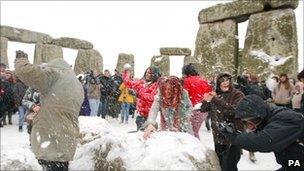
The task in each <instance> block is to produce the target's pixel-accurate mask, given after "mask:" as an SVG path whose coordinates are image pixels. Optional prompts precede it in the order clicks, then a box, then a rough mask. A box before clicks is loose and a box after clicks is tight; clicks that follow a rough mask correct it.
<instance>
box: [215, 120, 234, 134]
mask: <svg viewBox="0 0 304 171" xmlns="http://www.w3.org/2000/svg"><path fill="white" fill-rule="evenodd" d="M218 127H219V131H220V132H228V133H235V126H234V124H233V123H227V122H220V123H219V125H218Z"/></svg>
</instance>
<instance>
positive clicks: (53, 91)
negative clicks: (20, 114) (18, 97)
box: [15, 58, 83, 162]
mask: <svg viewBox="0 0 304 171" xmlns="http://www.w3.org/2000/svg"><path fill="white" fill-rule="evenodd" d="M15 70H16V71H15V72H16V75H17V76H18V78H19V79H20V80H21V81H22V82H24V83H25V84H26V85H28V86H30V87H32V88H34V89H37V90H38V91H39V92H40V95H41V98H40V105H41V106H40V107H41V108H40V111H39V112H38V115H37V117H35V118H34V120H33V128H32V133H31V145H32V150H33V152H34V154H35V155H36V158H37V159H43V160H47V161H61V162H63V161H71V160H73V157H74V154H75V150H76V146H77V140H78V137H79V126H78V113H79V110H80V107H81V104H82V101H83V88H82V86H81V84H80V82H79V81H78V80H77V78H76V75H75V73H74V72H73V70H72V69H71V68H70V66H69V65H68V64H67V63H66V62H65V61H64V60H63V59H59V58H58V59H54V60H52V61H50V62H49V63H48V64H46V65H44V66H36V65H33V64H30V63H29V61H28V59H26V58H19V59H18V58H17V59H16V60H15Z"/></svg>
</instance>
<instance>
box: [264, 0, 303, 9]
mask: <svg viewBox="0 0 304 171" xmlns="http://www.w3.org/2000/svg"><path fill="white" fill-rule="evenodd" d="M265 4H268V5H269V6H270V7H271V8H286V7H287V8H293V9H296V8H297V7H298V5H299V0H265Z"/></svg>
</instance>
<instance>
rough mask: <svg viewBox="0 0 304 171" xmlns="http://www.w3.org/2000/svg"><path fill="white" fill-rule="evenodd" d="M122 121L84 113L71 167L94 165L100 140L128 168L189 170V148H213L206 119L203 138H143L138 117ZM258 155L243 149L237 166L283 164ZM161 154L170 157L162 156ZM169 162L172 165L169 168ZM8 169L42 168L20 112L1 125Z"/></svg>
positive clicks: (198, 151)
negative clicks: (251, 155) (81, 139)
mask: <svg viewBox="0 0 304 171" xmlns="http://www.w3.org/2000/svg"><path fill="white" fill-rule="evenodd" d="M119 122H120V120H119V119H112V118H107V121H106V120H102V119H100V118H96V119H93V117H92V118H88V117H82V118H81V119H80V127H81V128H82V129H81V132H82V133H87V134H89V133H90V134H91V135H90V136H89V135H87V134H85V135H86V136H85V138H84V141H86V142H85V143H84V144H83V145H81V144H79V145H78V148H77V151H76V154H75V156H74V161H71V162H70V169H71V170H92V169H94V161H93V160H92V159H93V157H94V156H93V154H92V149H93V148H95V149H98V148H100V144H102V143H103V142H105V141H107V142H109V141H112V142H113V144H114V147H113V148H112V150H111V152H110V153H109V154H108V159H111V158H112V159H113V158H116V157H117V156H119V157H121V158H122V160H123V161H127V163H124V164H125V166H126V168H127V169H141V170H142V169H156V168H162V169H165V170H167V169H171V170H176V169H179V168H185V167H188V169H187V170H189V169H191V163H190V162H187V161H188V160H187V159H186V157H185V152H186V153H189V152H190V153H191V155H193V157H194V158H202V159H203V158H204V155H203V153H204V151H205V150H206V149H208V148H210V149H214V144H213V138H212V134H211V132H208V131H207V130H206V129H205V126H204V123H203V125H202V127H201V129H200V136H201V140H200V141H199V140H197V139H195V138H193V137H192V136H190V135H187V134H184V133H172V132H158V133H155V134H154V135H152V137H151V138H150V139H148V140H147V141H144V140H143V139H142V132H137V133H129V132H130V131H134V130H136V125H135V119H133V118H130V120H129V124H120V123H119ZM98 136H99V137H98ZM100 137H102V138H100ZM116 145H117V146H116ZM102 148H106V146H105V145H104V146H103V147H102ZM255 155H256V158H257V162H256V163H252V162H251V161H250V160H249V155H248V152H247V151H244V150H243V155H242V157H241V160H240V162H239V164H238V168H239V169H240V170H276V169H278V168H279V167H280V166H279V165H278V164H277V163H276V161H275V158H274V155H273V153H255ZM161 156H168V157H167V158H166V159H163V158H162V160H160V158H161ZM180 161H183V162H180ZM169 165H172V166H171V167H170V168H168V166H169ZM8 167H9V168H8ZM7 169H10V170H12V169H22V170H24V169H28V170H31V169H32V170H41V169H42V168H41V166H40V165H39V164H38V162H37V160H36V159H35V156H34V154H33V153H32V152H31V149H30V146H29V136H28V134H27V133H26V131H24V132H21V133H20V132H18V124H17V115H13V125H8V126H5V127H4V128H1V170H7Z"/></svg>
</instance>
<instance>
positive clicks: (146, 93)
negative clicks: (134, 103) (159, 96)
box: [138, 83, 157, 102]
mask: <svg viewBox="0 0 304 171" xmlns="http://www.w3.org/2000/svg"><path fill="white" fill-rule="evenodd" d="M156 92H157V83H153V84H152V85H150V86H149V88H148V90H146V89H145V88H143V89H141V91H140V92H139V93H138V95H139V98H140V99H142V100H145V101H150V102H153V101H154V96H155V94H156Z"/></svg>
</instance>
